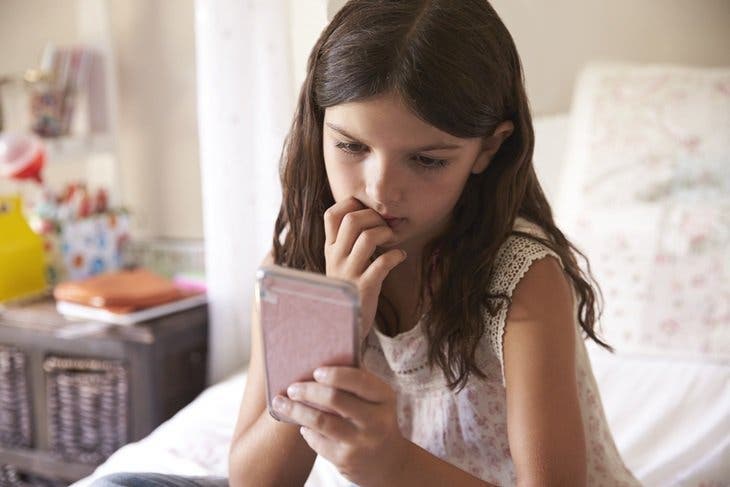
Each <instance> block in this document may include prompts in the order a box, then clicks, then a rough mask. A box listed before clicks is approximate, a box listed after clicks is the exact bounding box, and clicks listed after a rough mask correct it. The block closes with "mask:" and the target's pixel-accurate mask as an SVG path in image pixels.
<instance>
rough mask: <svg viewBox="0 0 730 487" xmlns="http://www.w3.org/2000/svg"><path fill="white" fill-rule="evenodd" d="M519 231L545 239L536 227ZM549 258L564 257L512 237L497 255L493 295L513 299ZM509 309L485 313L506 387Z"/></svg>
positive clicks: (541, 246)
mask: <svg viewBox="0 0 730 487" xmlns="http://www.w3.org/2000/svg"><path fill="white" fill-rule="evenodd" d="M515 230H519V231H522V232H525V233H529V234H531V235H535V236H537V237H543V238H544V234H543V233H542V232H541V231H539V230H538V231H535V230H534V229H533V228H529V227H523V228H520V227H518V226H516V227H515ZM549 256H552V257H555V258H556V259H558V262H560V257H559V256H558V255H557V254H556V253H555V252H553V251H552V250H551V249H550V248H549V247H547V246H546V245H544V244H541V243H539V242H537V241H535V240H532V239H530V238H528V237H525V236H522V235H511V236H510V237H508V238H507V240H506V241H505V243H504V244H503V245H502V247H501V248H500V249H499V252H498V253H497V257H496V260H495V268H494V274H493V276H494V277H493V278H492V281H491V285H490V287H489V290H490V293H492V294H493V295H506V296H508V297H509V298H510V299H511V298H512V293H514V290H515V288H516V287H517V283H519V282H520V280H521V279H522V278H523V277H524V276H525V274H526V273H527V271H528V270H529V268H530V266H531V265H532V263H533V262H536V261H538V260H540V259H543V258H545V257H549ZM561 265H562V263H561ZM508 308H509V307H508V306H505V305H502V306H501V307H500V309H499V311H498V312H497V314H496V315H495V316H490V315H489V313H487V312H485V313H486V314H485V322H486V332H485V335H486V338H487V339H488V341H489V345H490V346H491V350H492V352H493V353H494V354H495V356H496V357H497V358H498V359H499V366H500V368H501V370H502V384H503V385H504V384H505V378H504V357H503V355H502V345H503V337H504V327H505V324H506V320H507V311H508Z"/></svg>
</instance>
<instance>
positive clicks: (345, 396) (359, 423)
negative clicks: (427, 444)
mask: <svg viewBox="0 0 730 487" xmlns="http://www.w3.org/2000/svg"><path fill="white" fill-rule="evenodd" d="M314 379H315V381H314V382H299V383H295V384H292V385H291V386H290V387H289V388H288V389H287V393H288V396H289V399H287V398H282V397H280V396H279V397H277V398H276V399H275V400H274V408H275V409H276V410H277V412H278V413H279V414H281V415H284V416H286V417H288V418H290V419H291V420H292V421H294V422H296V423H298V424H300V425H302V428H301V430H300V431H301V434H302V437H303V438H304V440H305V441H306V442H307V444H308V445H309V446H310V447H311V448H312V449H313V450H314V451H316V452H317V453H318V454H319V455H321V456H323V457H324V458H326V459H327V460H329V461H330V462H332V464H334V465H335V466H336V467H337V469H338V470H339V471H340V473H341V474H342V475H344V476H345V477H346V478H347V479H348V480H350V481H351V482H354V483H356V484H358V485H373V484H378V485H379V484H384V483H392V481H393V480H394V479H395V478H396V476H397V472H398V471H400V470H401V468H402V466H403V464H404V462H405V461H406V460H407V457H408V453H409V451H410V449H409V446H411V445H412V444H411V443H410V442H409V441H408V440H406V439H405V438H404V437H403V435H402V434H401V432H400V429H399V428H398V420H397V414H396V394H395V392H394V391H393V389H392V388H391V387H390V385H389V384H387V383H386V382H384V381H382V380H381V379H380V378H378V377H377V376H375V375H374V374H372V373H370V372H368V371H367V370H365V369H360V368H356V367H321V368H318V369H317V370H315V372H314ZM311 406H314V407H311ZM325 411H332V413H328V412H325Z"/></svg>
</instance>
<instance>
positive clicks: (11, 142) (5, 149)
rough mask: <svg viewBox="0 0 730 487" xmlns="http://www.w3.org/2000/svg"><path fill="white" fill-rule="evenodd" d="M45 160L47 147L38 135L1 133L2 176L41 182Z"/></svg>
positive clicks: (0, 163) (0, 162) (0, 159)
mask: <svg viewBox="0 0 730 487" xmlns="http://www.w3.org/2000/svg"><path fill="white" fill-rule="evenodd" d="M45 160H46V153H45V148H44V146H43V142H42V141H41V139H40V138H38V137H37V136H35V135H32V134H24V133H15V132H7V133H0V178H9V179H32V180H35V181H37V182H38V183H41V182H42V180H41V171H42V170H43V164H44V163H45Z"/></svg>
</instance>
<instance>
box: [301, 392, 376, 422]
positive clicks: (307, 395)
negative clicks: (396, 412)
mask: <svg viewBox="0 0 730 487" xmlns="http://www.w3.org/2000/svg"><path fill="white" fill-rule="evenodd" d="M287 395H288V396H289V398H291V399H293V400H296V401H303V402H305V403H307V404H312V405H314V406H315V407H318V408H321V409H324V410H325V411H330V412H333V413H336V414H338V415H340V416H342V417H343V418H345V419H348V420H350V421H351V422H352V423H354V424H355V425H356V426H358V427H360V428H363V427H365V426H366V424H365V423H366V418H367V417H368V415H369V414H370V412H371V411H370V408H371V407H372V404H371V403H370V402H369V401H368V402H366V401H363V400H362V399H361V398H359V397H357V396H355V395H354V394H352V393H350V392H347V391H343V390H341V389H338V388H336V387H332V386H329V385H326V384H320V383H319V382H299V383H296V384H292V385H291V386H289V388H287Z"/></svg>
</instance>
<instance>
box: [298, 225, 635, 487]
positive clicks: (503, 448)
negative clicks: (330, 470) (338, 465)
mask: <svg viewBox="0 0 730 487" xmlns="http://www.w3.org/2000/svg"><path fill="white" fill-rule="evenodd" d="M515 229H517V230H520V231H523V232H527V233H530V234H533V235H540V236H543V235H544V234H543V233H542V232H541V230H540V229H539V228H538V227H536V226H534V225H531V224H530V223H529V222H527V221H526V220H524V219H521V218H518V219H517V222H516V224H515ZM547 256H553V257H555V258H557V259H558V260H560V259H559V257H558V256H557V255H556V254H555V253H554V252H552V251H551V250H550V249H549V248H547V247H545V246H544V245H541V244H539V243H538V242H536V241H534V240H531V239H528V238H526V237H524V236H519V235H512V236H510V237H509V238H508V239H507V241H506V242H505V243H504V245H503V246H502V248H501V249H500V250H499V253H498V255H497V260H496V266H497V267H496V273H495V279H494V280H493V281H492V285H491V289H490V290H491V292H493V293H505V294H507V295H508V296H512V293H513V291H514V290H515V287H516V286H517V283H518V282H519V281H520V279H521V278H522V277H523V276H524V275H525V273H526V272H527V270H528V269H529V267H530V265H531V264H532V263H533V262H535V261H537V260H540V259H542V258H545V257H547ZM574 298H575V296H574ZM574 301H575V302H576V310H575V314H574V315H575V316H576V319H575V333H576V337H577V340H576V345H577V346H576V369H577V370H576V379H577V383H578V392H579V399H580V406H581V413H582V417H583V426H584V431H585V435H586V445H587V459H588V485H589V486H592V487H593V486H596V487H598V486H610V487H617V486H635V485H640V484H639V482H638V481H637V480H636V479H635V477H634V476H633V475H632V474H631V472H630V471H629V470H628V469H627V468H626V467H625V466H624V463H623V461H622V460H621V457H620V455H619V453H618V450H617V449H616V446H615V444H614V441H613V437H612V436H611V432H610V431H609V429H608V425H607V423H606V418H605V415H604V412H603V406H602V404H601V400H600V396H599V393H598V387H597V386H596V382H595V379H594V377H593V372H592V370H591V365H590V362H589V359H588V356H587V353H586V349H585V345H584V343H583V338H582V329H581V328H580V325H579V323H578V320H577V316H578V315H577V299H574ZM506 316H507V309H506V307H504V308H503V309H502V310H501V311H500V312H499V313H498V315H497V316H495V317H490V316H489V315H488V314H487V315H485V325H486V327H487V329H486V332H485V333H484V335H483V337H482V339H481V343H480V345H479V348H478V350H477V365H478V366H479V368H480V369H481V370H482V371H483V372H484V373H485V374H486V378H484V379H482V378H479V377H473V376H472V377H470V378H469V380H468V382H467V385H466V387H464V389H462V390H461V391H459V392H458V393H457V392H454V391H451V390H450V389H449V388H448V386H447V385H446V380H445V377H444V375H443V372H442V371H441V369H440V368H439V367H434V368H433V369H431V368H430V367H428V366H427V365H426V362H427V360H426V357H427V350H428V347H427V341H426V336H425V334H424V333H423V331H422V323H421V322H419V323H418V324H417V325H416V326H415V327H414V328H412V329H410V330H408V331H406V332H404V333H401V334H399V335H396V336H395V337H388V336H386V335H384V334H383V333H381V332H380V331H378V330H377V329H373V330H372V331H371V332H370V334H369V335H368V336H367V338H366V340H367V348H366V351H365V353H364V355H363V360H362V364H363V366H364V367H365V368H367V369H368V370H370V371H371V372H373V373H374V374H376V375H378V376H379V377H381V378H382V379H384V380H386V381H387V382H388V383H389V384H390V385H391V386H392V387H393V388H394V390H396V391H397V395H398V424H399V426H400V429H401V432H402V433H403V435H404V436H405V437H406V438H408V439H409V440H411V441H412V442H414V443H416V444H417V445H419V446H421V447H422V448H424V449H426V450H428V451H429V452H431V453H432V454H433V455H435V456H437V457H439V458H441V459H443V460H445V461H447V462H449V463H451V464H453V465H455V466H457V467H459V468H461V469H462V470H465V471H467V472H469V473H471V474H472V475H474V476H476V477H479V478H480V479H483V480H485V481H487V482H489V483H491V484H495V485H500V486H508V485H514V484H515V482H516V479H515V470H514V464H513V463H512V458H511V455H510V450H509V443H508V438H507V408H506V394H505V392H506V391H505V386H504V370H503V357H502V337H503V334H504V326H505V319H506ZM323 461H324V459H322V458H319V459H318V462H320V463H322V462H323ZM325 463H326V462H325ZM342 480H343V481H344V479H342ZM343 483H344V485H348V483H347V482H346V481H345V482H343ZM307 485H310V483H308V484H307ZM333 485H334V484H333Z"/></svg>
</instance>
